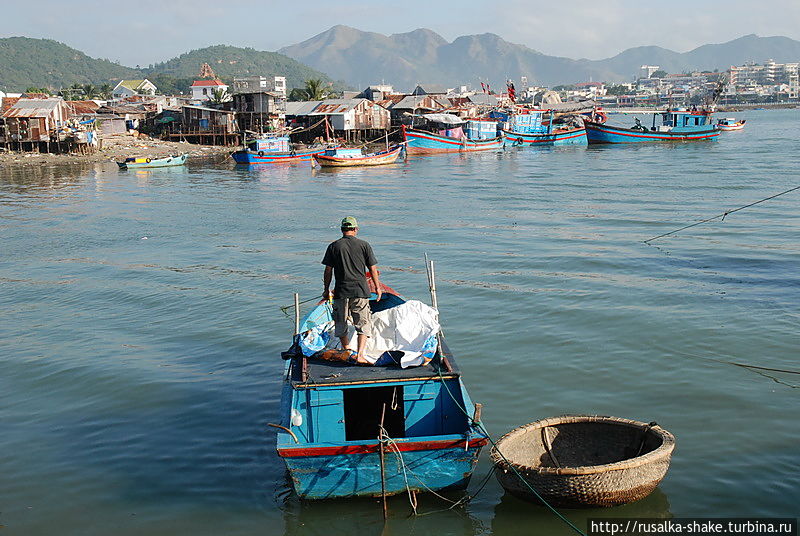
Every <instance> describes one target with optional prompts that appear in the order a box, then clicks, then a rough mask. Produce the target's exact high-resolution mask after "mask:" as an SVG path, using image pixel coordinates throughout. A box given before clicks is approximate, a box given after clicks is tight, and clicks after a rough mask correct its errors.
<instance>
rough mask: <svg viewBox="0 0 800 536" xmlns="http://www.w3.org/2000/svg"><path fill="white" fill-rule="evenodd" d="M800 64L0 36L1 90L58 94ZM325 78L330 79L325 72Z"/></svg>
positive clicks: (752, 39) (425, 38)
mask: <svg viewBox="0 0 800 536" xmlns="http://www.w3.org/2000/svg"><path fill="white" fill-rule="evenodd" d="M770 58H771V59H774V60H775V61H778V62H792V61H800V41H795V40H793V39H789V38H788V37H759V36H757V35H746V36H744V37H740V38H738V39H734V40H733V41H729V42H727V43H721V44H709V45H703V46H700V47H698V48H695V49H694V50H690V51H689V52H683V53H681V52H674V51H672V50H668V49H665V48H661V47H656V46H644V47H636V48H630V49H627V50H625V51H623V52H621V53H619V54H617V55H616V56H613V57H611V58H606V59H602V60H588V59H578V60H576V59H571V58H565V57H559V56H549V55H547V54H542V53H541V52H537V51H536V50H533V49H531V48H528V47H527V46H525V45H519V44H515V43H510V42H508V41H506V40H504V39H503V38H501V37H500V36H498V35H495V34H490V33H486V34H480V35H465V36H461V37H458V38H457V39H455V40H454V41H452V42H449V41H447V40H446V39H444V38H443V37H442V36H440V35H439V34H437V33H436V32H434V31H432V30H428V29H424V28H420V29H417V30H414V31H412V32H407V33H399V34H392V35H388V36H387V35H383V34H379V33H374V32H365V31H362V30H358V29H356V28H351V27H348V26H341V25H339V26H334V27H332V28H330V29H329V30H326V31H325V32H322V33H321V34H319V35H316V36H314V37H312V38H310V39H307V40H305V41H303V42H301V43H297V44H294V45H290V46H287V47H284V48H281V49H280V50H278V51H277V52H264V51H258V50H255V49H253V48H240V47H234V46H228V45H216V46H211V47H206V48H202V49H199V50H193V51H191V52H187V53H185V54H181V55H180V56H178V57H176V58H173V59H171V60H168V61H165V62H163V63H159V64H156V65H151V66H149V67H147V68H138V67H137V68H133V67H126V66H124V65H120V64H118V63H114V62H111V61H109V60H107V59H95V58H91V57H89V56H87V55H86V54H84V53H83V52H80V51H78V50H75V49H74V48H71V47H69V46H67V45H65V44H63V43H59V42H57V41H53V40H49V39H32V38H27V37H9V38H3V39H0V90H4V91H23V90H25V89H26V88H27V87H30V86H36V87H50V88H53V89H58V88H61V87H64V86H69V85H71V84H74V83H81V84H85V83H93V84H97V85H99V84H103V83H110V84H112V85H113V84H114V83H116V81H117V80H120V79H122V78H143V77H148V78H151V79H154V81H156V84H157V85H159V87H161V86H162V85H163V86H164V87H165V88H167V87H170V86H172V87H177V88H179V89H181V90H185V88H186V87H188V84H191V80H192V79H194V77H196V76H197V75H198V73H199V70H200V65H201V64H202V63H208V64H210V65H211V67H212V68H213V69H214V71H215V72H216V74H217V75H218V76H220V77H222V78H223V79H227V80H228V81H230V79H231V78H233V77H234V76H248V75H263V76H272V75H283V76H286V78H287V86H288V87H289V88H293V87H302V86H303V84H304V82H305V80H308V79H309V78H321V79H323V80H324V81H326V82H333V81H334V80H342V81H344V82H340V83H334V86H335V87H338V88H342V87H344V86H345V85H349V86H351V87H353V88H358V89H363V88H364V87H366V86H367V85H368V84H375V83H380V82H386V83H389V84H393V85H394V86H395V87H396V88H397V89H399V90H409V89H412V88H413V87H414V86H415V85H416V84H418V83H423V84H424V83H434V84H443V85H447V86H449V87H453V86H454V85H456V84H471V85H472V86H473V87H477V86H478V85H479V84H480V82H482V81H483V82H489V83H490V84H491V85H492V87H494V88H500V87H502V85H503V84H504V82H505V80H506V79H508V78H511V79H513V80H519V77H521V76H527V77H528V83H529V84H531V85H547V86H553V85H557V84H569V83H575V82H585V81H589V80H595V81H605V82H623V81H629V80H631V79H632V77H633V76H634V75H636V74H637V73H638V72H639V68H640V67H641V66H642V65H645V64H646V65H658V66H660V68H662V69H664V70H666V71H668V72H672V73H680V72H687V71H692V70H714V69H719V70H721V71H722V70H726V69H728V68H729V67H730V66H731V65H741V64H743V63H745V62H747V61H756V62H759V63H761V62H763V61H765V60H767V59H770ZM324 73H327V74H324Z"/></svg>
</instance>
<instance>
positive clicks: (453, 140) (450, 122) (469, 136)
mask: <svg viewBox="0 0 800 536" xmlns="http://www.w3.org/2000/svg"><path fill="white" fill-rule="evenodd" d="M422 117H423V118H424V119H425V120H426V122H427V124H428V130H422V129H415V128H408V127H406V126H405V125H403V135H404V136H405V141H406V144H407V145H406V147H407V152H408V154H440V153H461V152H473V151H490V150H497V149H501V148H502V147H503V139H502V137H501V136H498V135H497V121H496V120H494V119H484V118H477V119H461V118H460V117H458V116H456V115H453V114H445V113H436V114H425V115H423V116H422Z"/></svg>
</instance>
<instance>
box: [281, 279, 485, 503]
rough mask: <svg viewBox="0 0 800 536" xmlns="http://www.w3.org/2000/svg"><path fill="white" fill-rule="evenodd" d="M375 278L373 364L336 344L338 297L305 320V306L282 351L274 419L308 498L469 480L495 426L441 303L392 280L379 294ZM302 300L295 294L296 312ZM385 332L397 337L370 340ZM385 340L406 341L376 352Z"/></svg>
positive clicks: (296, 481) (451, 485)
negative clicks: (487, 420)
mask: <svg viewBox="0 0 800 536" xmlns="http://www.w3.org/2000/svg"><path fill="white" fill-rule="evenodd" d="M368 280H369V278H368ZM369 285H370V287H371V291H372V298H371V301H370V307H371V309H372V311H373V334H372V336H371V337H370V338H369V339H368V341H370V342H368V347H367V351H366V352H365V355H366V357H367V359H368V360H370V361H372V362H374V364H373V366H363V365H359V364H356V363H355V362H353V361H352V359H351V358H347V357H346V356H347V355H348V354H349V352H347V351H342V350H337V349H335V348H332V345H333V344H334V342H335V343H336V344H337V345H338V339H337V338H336V337H333V332H332V328H333V321H332V311H331V305H330V303H329V302H327V301H323V302H320V303H319V304H317V305H316V306H315V307H314V308H313V309H312V310H311V311H310V312H309V313H308V314H307V315H306V316H305V318H303V319H302V321H301V320H300V315H299V313H298V314H296V317H295V323H296V324H295V325H296V327H295V331H296V335H295V337H294V340H293V344H292V347H291V348H290V349H289V351H287V352H284V353H283V355H282V357H283V358H284V359H286V360H287V361H286V368H285V373H284V383H283V390H282V396H281V407H280V416H281V421H280V424H271V426H273V427H275V428H277V429H278V434H277V451H278V454H279V456H280V457H282V458H283V460H284V462H285V464H286V467H287V470H288V473H289V475H290V477H291V482H292V483H293V486H294V489H295V491H296V492H297V494H298V495H299V496H300V497H301V498H304V499H329V498H337V497H356V496H379V495H384V496H385V495H392V494H397V493H403V492H406V491H407V490H408V491H420V492H425V491H438V490H446V489H464V488H466V486H467V484H468V483H469V480H470V477H471V475H472V472H473V470H474V469H475V465H476V463H477V460H478V455H479V454H480V451H481V448H482V447H483V446H484V445H486V443H487V442H488V436H487V435H486V434H485V433H484V432H483V431H482V427H481V426H480V425H479V422H480V404H477V405H473V403H472V401H471V400H470V398H469V395H468V394H467V390H466V388H465V387H464V384H463V383H462V378H461V371H460V369H459V368H458V366H457V365H456V362H455V360H454V358H453V355H452V353H451V352H450V350H449V348H448V347H447V345H446V344H445V342H444V339H443V337H442V334H441V333H440V331H439V324H438V313H437V312H436V310H435V309H434V308H433V307H429V306H427V305H426V304H424V303H422V302H419V301H416V300H406V299H405V298H403V297H402V296H401V295H400V294H399V293H397V292H396V291H394V290H393V289H391V288H389V287H387V286H385V285H384V286H383V288H382V292H383V295H382V298H381V300H380V301H376V297H377V296H376V294H375V292H374V286H373V284H372V281H371V280H369ZM431 286H432V295H433V296H435V294H434V292H435V290H433V289H434V288H435V286H434V285H431ZM434 300H435V298H434ZM298 303H299V300H298V297H297V295H295V311H296V312H297V311H298ZM434 303H435V301H434ZM381 326H383V327H382V328H381ZM351 329H352V327H351ZM400 333H404V334H405V336H401V335H400ZM384 338H388V339H391V342H389V343H379V342H375V345H376V347H377V348H375V347H374V348H372V349H370V345H371V344H373V341H379V340H384ZM355 339H356V337H351V340H355ZM400 339H403V340H400ZM381 344H383V345H384V346H383V347H386V346H395V347H400V348H404V349H403V350H392V351H385V352H383V353H381V354H380V355H379V356H376V355H375V353H376V352H379V351H380V349H381V348H380V346H381ZM342 355H344V356H345V358H341V357H337V356H342ZM326 356H327V357H326ZM476 408H477V410H476Z"/></svg>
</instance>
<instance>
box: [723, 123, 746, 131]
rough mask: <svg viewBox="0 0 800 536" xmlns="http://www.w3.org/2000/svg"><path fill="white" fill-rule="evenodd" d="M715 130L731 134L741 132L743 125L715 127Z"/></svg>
mask: <svg viewBox="0 0 800 536" xmlns="http://www.w3.org/2000/svg"><path fill="white" fill-rule="evenodd" d="M717 128H718V129H720V130H721V131H723V132H733V131H734V130H742V129H743V128H744V123H741V124H738V125H717Z"/></svg>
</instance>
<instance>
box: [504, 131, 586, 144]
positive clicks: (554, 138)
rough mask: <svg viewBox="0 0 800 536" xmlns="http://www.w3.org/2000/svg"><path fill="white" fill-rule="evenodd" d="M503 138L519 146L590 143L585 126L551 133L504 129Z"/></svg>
mask: <svg viewBox="0 0 800 536" xmlns="http://www.w3.org/2000/svg"><path fill="white" fill-rule="evenodd" d="M503 138H504V139H505V140H506V142H507V143H508V144H511V145H519V146H526V145H529V146H549V145H552V146H559V145H588V143H589V142H588V139H587V137H586V129H585V128H573V129H569V130H564V131H560V132H559V131H557V132H552V133H550V134H524V133H521V132H513V131H511V130H505V129H503Z"/></svg>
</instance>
